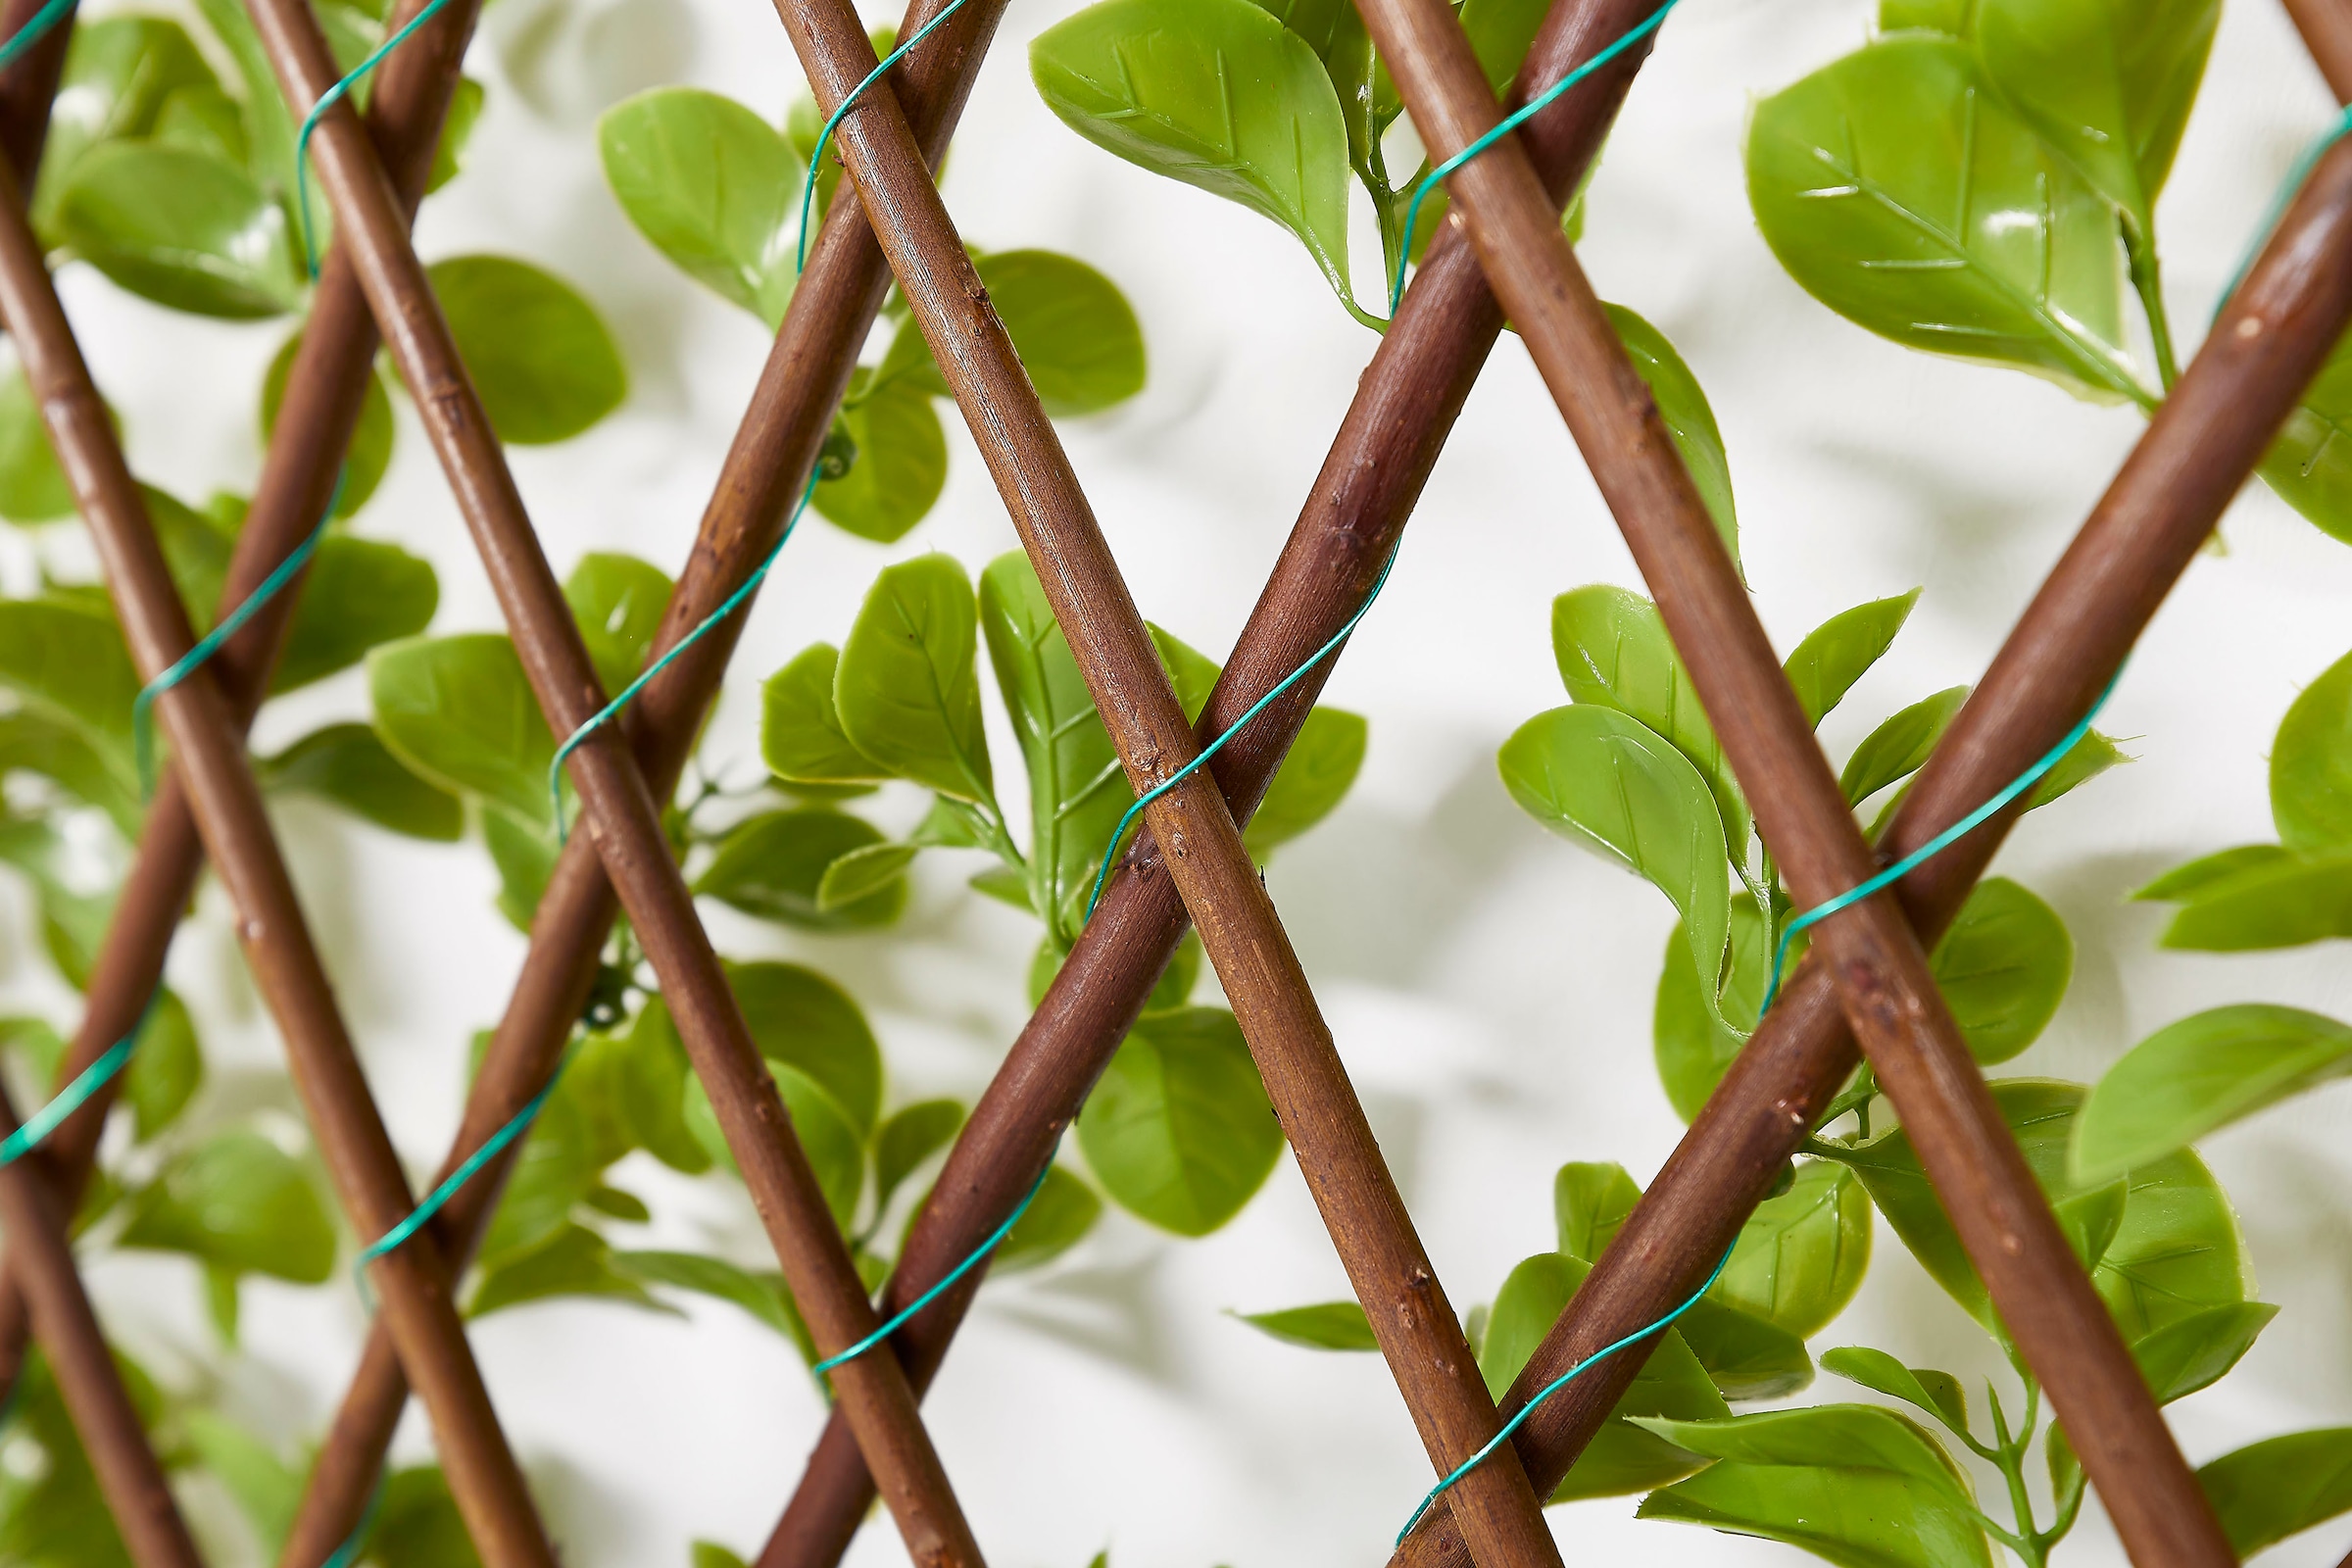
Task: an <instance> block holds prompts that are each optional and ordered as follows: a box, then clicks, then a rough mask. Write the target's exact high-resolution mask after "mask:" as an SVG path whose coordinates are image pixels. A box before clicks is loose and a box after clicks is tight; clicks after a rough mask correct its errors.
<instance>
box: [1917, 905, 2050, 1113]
mask: <svg viewBox="0 0 2352 1568" xmlns="http://www.w3.org/2000/svg"><path fill="white" fill-rule="evenodd" d="M1930 967H1931V968H1932V969H1933V970H1934V972H1935V975H1936V986H1937V987H1938V988H1939V989H1940V990H1941V991H1942V992H1943V1000H1944V1003H1945V1004H1946V1005H1948V1006H1949V1007H1950V1008H1951V1009H1952V1018H1953V1020H1954V1021H1955V1022H1956V1023H1958V1024H1959V1025H1960V1036H1961V1038H1962V1039H1963V1040H1965V1041H1967V1042H1968V1050H1969V1054H1971V1055H1973V1056H1975V1057H1976V1058H1977V1061H1978V1063H1979V1064H1980V1065H1982V1066H1986V1067H1989V1066H1992V1065H1994V1064H1995V1063H1997V1062H2003V1061H2007V1060H2008V1059H2009V1058H2010V1057H2012V1056H2014V1055H2016V1054H2018V1053H2019V1052H2021V1051H2024V1050H2025V1049H2026V1048H2027V1047H2028V1046H2030V1045H2032V1044H2033V1043H2034V1041H2035V1040H2037V1039H2038V1038H2040V1035H2041V1031H2042V1030H2043V1029H2045V1028H2046V1027H2048V1025H2049V1021H2050V1018H2051V1017H2052V1015H2053V1014H2055V1013H2056V1012H2057V1010H2058V1004H2059V1003H2060V1002H2062V1001H2064V1000H2065V998H2066V987H2067V982H2068V981H2069V980H2071V979H2073V978H2074V972H2075V943H2074V939H2073V938H2072V937H2071V936H2069V935H2068V934H2067V930H2066V922H2065V921H2064V920H2062V919H2060V918H2059V917H2058V911H2057V910H2056V909H2053V908H2051V907H2049V906H2048V905H2046V904H2044V903H2042V901H2041V900H2039V899H2037V898H2035V897H2034V895H2033V894H2032V893H2030V892H2028V891H2027V890H2026V889H2025V888H2023V887H2021V886H2019V885H2018V884H2017V883H2015V882H2012V881H2010V880H2009V879H2008V878H2007V877H2002V876H1996V877H1988V878H1986V879H1985V881H1983V882H1980V883H1978V884H1977V886H1976V887H1975V889H1974V890H1973V891H1971V892H1970V894H1969V896H1968V902H1967V903H1966V904H1965V905H1963V906H1961V908H1960V913H1959V916H1958V917H1957V918H1955V919H1954V920H1953V921H1952V925H1951V929H1950V930H1948V931H1946V932H1945V933H1944V934H1943V940H1942V941H1940V942H1938V943H1936V954H1935V957H1934V959H1933V960H1932V962H1931V964H1930Z"/></svg>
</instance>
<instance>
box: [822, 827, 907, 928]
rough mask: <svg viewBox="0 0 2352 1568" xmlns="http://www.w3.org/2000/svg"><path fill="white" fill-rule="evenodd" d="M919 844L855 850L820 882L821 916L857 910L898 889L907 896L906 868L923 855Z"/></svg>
mask: <svg viewBox="0 0 2352 1568" xmlns="http://www.w3.org/2000/svg"><path fill="white" fill-rule="evenodd" d="M921 851H922V846H921V845H919V844H868V845H867V846H866V847H865V848H863V849H861V850H852V851H851V852H850V853H849V854H847V855H845V856H842V857H841V858H839V859H837V860H835V861H834V862H833V863H832V864H831V865H828V866H826V867H825V874H824V875H823V876H822V877H820V878H819V879H818V880H817V884H816V907H817V912H818V913H820V914H831V913H834V912H835V911H836V910H840V909H849V908H855V907H858V905H860V904H863V903H864V902H865V901H867V900H868V899H876V898H881V897H883V896H884V895H886V894H888V893H889V892H890V890H891V889H893V888H897V889H898V890H899V895H900V898H901V899H902V900H904V898H905V897H906V879H907V866H909V865H911V864H913V863H914V858H915V856H916V855H918V854H920V853H921Z"/></svg>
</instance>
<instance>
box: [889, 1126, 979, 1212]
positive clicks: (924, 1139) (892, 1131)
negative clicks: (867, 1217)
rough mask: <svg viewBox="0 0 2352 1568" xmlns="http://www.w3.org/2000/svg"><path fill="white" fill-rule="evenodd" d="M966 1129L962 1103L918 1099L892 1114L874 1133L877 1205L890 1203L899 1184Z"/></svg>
mask: <svg viewBox="0 0 2352 1568" xmlns="http://www.w3.org/2000/svg"><path fill="white" fill-rule="evenodd" d="M962 1130H963V1102H961V1101H959V1100H918V1101H916V1102H915V1103H913V1104H911V1105H906V1106H903V1107H901V1108H900V1109H898V1110H894V1111H892V1112H891V1113H890V1116H889V1118H888V1119H887V1120H885V1121H884V1122H883V1123H882V1130H881V1131H880V1132H878V1133H876V1134H875V1135H874V1207H875V1208H876V1209H877V1210H879V1209H884V1208H887V1207H889V1206H890V1201H891V1198H892V1197H893V1196H894V1195H895V1194H896V1193H897V1192H898V1190H899V1184H900V1183H902V1182H904V1181H906V1179H907V1177H909V1176H911V1175H913V1174H914V1173H915V1171H916V1170H917V1169H918V1168H920V1167H921V1165H922V1163H923V1161H924V1160H926V1159H929V1158H930V1157H931V1156H932V1155H933V1154H936V1153H938V1152H940V1151H941V1150H943V1149H945V1148H947V1147H948V1145H950V1144H952V1143H954V1142H955V1141H956V1134H957V1133H958V1132H960V1131H962Z"/></svg>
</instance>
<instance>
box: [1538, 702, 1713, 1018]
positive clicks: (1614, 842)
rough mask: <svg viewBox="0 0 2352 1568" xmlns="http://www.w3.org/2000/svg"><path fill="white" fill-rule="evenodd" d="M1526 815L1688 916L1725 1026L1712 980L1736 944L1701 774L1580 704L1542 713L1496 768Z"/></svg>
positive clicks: (1613, 716) (1636, 723) (1693, 945)
mask: <svg viewBox="0 0 2352 1568" xmlns="http://www.w3.org/2000/svg"><path fill="white" fill-rule="evenodd" d="M1496 760H1497V762H1498V763H1499V765H1500V767H1501V770H1502V782H1503V785H1504V787H1505V788H1507V789H1509V791H1510V792H1511V798H1512V799H1513V800H1515V801H1517V802H1518V803H1519V808H1520V809H1522V810H1524V811H1525V812H1527V814H1528V815H1530V816H1532V817H1534V818H1535V819H1536V820H1537V821H1539V822H1541V823H1543V824H1544V826H1545V827H1547V828H1549V829H1551V830H1552V831H1553V832H1554V833H1557V834H1559V835H1560V836H1561V837H1563V838H1567V839H1570V840H1573V841H1575V842H1576V843H1579V844H1583V845H1586V846H1587V847H1589V848H1592V849H1595V850H1598V851H1599V852H1600V853H1601V854H1602V855H1604V856H1606V857H1607V858H1610V859H1613V860H1615V861H1617V862H1618V863H1619V864H1621V865H1623V866H1625V867H1626V868H1627V869H1629V870H1632V871H1634V872H1636V873H1638V874H1640V875H1642V876H1644V877H1647V878H1648V879H1649V880H1650V882H1652V883H1653V884H1655V885H1656V887H1657V888H1658V890H1659V891H1660V892H1662V893H1664V894H1665V895H1666V897H1667V898H1668V899H1670V900H1672V901H1673V903H1674V906H1675V907H1676V908H1678V909H1680V910H1681V911H1682V915H1683V935H1684V941H1685V942H1686V943H1687V944H1688V946H1689V948H1690V950H1691V964H1692V972H1693V973H1695V974H1697V975H1700V976H1704V977H1705V979H1704V981H1703V982H1702V984H1701V986H1700V990H1701V992H1702V1001H1703V1002H1704V1003H1705V1005H1706V1006H1707V1008H1708V1010H1709V1012H1710V1014H1712V1015H1714V1016H1715V1017H1717V1018H1720V1017H1721V1016H1722V1013H1721V1010H1720V1005H1719V1004H1718V1003H1717V1000H1716V997H1715V987H1714V983H1713V982H1714V977H1715V976H1717V975H1719V974H1721V973H1722V972H1723V962H1724V954H1725V951H1726V949H1727V948H1728V946H1729V944H1730V941H1731V906H1732V900H1731V891H1730V886H1729V881H1728V878H1727V875H1726V873H1725V870H1724V841H1723V819H1722V818H1721V817H1720V816H1719V815H1717V813H1716V803H1715V800H1714V798H1713V797H1712V796H1710V795H1709V794H1708V793H1707V786H1706V782H1705V781H1704V780H1703V779H1702V778H1700V777H1699V773H1698V769H1696V768H1695V767H1692V766H1691V762H1690V760H1689V759H1688V758H1686V757H1685V756H1684V755H1683V754H1682V752H1680V751H1679V750H1677V749H1676V748H1675V747H1674V745H1673V744H1672V743H1671V742H1669V741H1667V740H1666V739H1665V738H1664V737H1662V736H1660V735H1658V734H1657V733H1656V732H1655V731H1653V730H1651V729H1649V728H1648V727H1647V726H1645V725H1643V724H1642V722H1641V721H1640V720H1638V719H1633V718H1629V717H1627V716H1626V715H1625V714H1623V713H1621V712H1618V711H1615V710H1614V709H1608V708H1595V707H1592V706H1590V705H1587V704H1578V705H1577V706H1576V707H1573V708H1555V709H1553V710H1552V711H1549V712H1547V713H1539V714H1537V715H1536V716H1535V717H1534V718H1532V719H1530V720H1528V721H1527V722H1526V723H1525V724H1523V725H1521V726H1520V727H1519V730H1518V732H1517V733H1516V734H1514V735H1512V736H1511V738H1510V739H1509V740H1507V741H1505V742H1503V746H1502V752H1501V755H1500V756H1499V757H1498V758H1497V759H1496Z"/></svg>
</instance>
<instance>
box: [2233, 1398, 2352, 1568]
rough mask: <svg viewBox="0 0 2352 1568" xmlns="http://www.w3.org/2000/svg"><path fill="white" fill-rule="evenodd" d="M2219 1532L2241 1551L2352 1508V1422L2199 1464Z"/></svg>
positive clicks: (2289, 1436)
mask: <svg viewBox="0 0 2352 1568" xmlns="http://www.w3.org/2000/svg"><path fill="white" fill-rule="evenodd" d="M2197 1484H2198V1485H2199V1486H2201V1487H2203V1488H2204V1489H2205V1495H2206V1496H2207V1497H2208V1498H2209V1499H2211V1501H2212V1503H2213V1511H2214V1513H2215V1514H2216V1515H2217V1516H2218V1517H2219V1518H2220V1519H2221V1522H2222V1531H2223V1533H2224V1534H2225V1535H2227V1536H2228V1537H2229V1544H2230V1547H2231V1548H2232V1549H2233V1550H2235V1551H2236V1552H2237V1554H2238V1555H2239V1556H2241V1557H2249V1556H2252V1555H2253V1554H2254V1553H2255V1552H2258V1551H2260V1550H2262V1548H2263V1547H2265V1546H2272V1545H2276V1544H2278V1543H2279V1542H2281V1541H2284V1540H2285V1539H2286V1538H2287V1537H2289V1536H2295V1535H2300V1534H2302V1533H2303V1532H2304V1531H2306V1530H2309V1529H2310V1528H2311V1527H2312V1526H2314V1525H2319V1524H2325V1523H2327V1521H2328V1520H2330V1519H2333V1518H2335V1517H2336V1516H2337V1515H2339V1514H2342V1513H2344V1512H2346V1511H2347V1510H2352V1427H2323V1428H2320V1429H2319V1430H2317V1431H2314V1432H2290V1433H2288V1434H2286V1435H2285V1436H2284V1437H2278V1438H2265V1439H2264V1440H2263V1441H2262V1442H2260V1443H2255V1444H2249V1445H2247V1446H2245V1447H2242V1448H2237V1449H2234V1450H2232V1451H2230V1452H2229V1453H2225V1454H2223V1455H2222V1456H2221V1457H2220V1458H2219V1459H2216V1460H2214V1461H2213V1462H2212V1463H2211V1464H2207V1465H2201V1466H2199V1467H2198V1470H2197Z"/></svg>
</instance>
